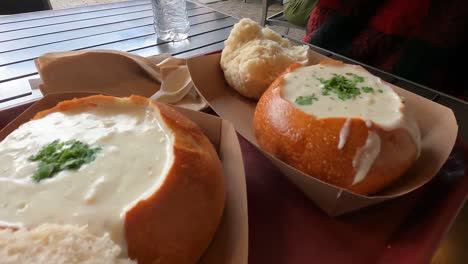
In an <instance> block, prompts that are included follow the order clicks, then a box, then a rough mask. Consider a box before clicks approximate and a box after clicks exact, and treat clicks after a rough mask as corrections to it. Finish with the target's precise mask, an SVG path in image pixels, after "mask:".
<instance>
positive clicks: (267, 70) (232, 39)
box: [220, 18, 310, 99]
mask: <svg viewBox="0 0 468 264" xmlns="http://www.w3.org/2000/svg"><path fill="white" fill-rule="evenodd" d="M309 56H310V50H309V47H308V46H307V45H302V46H298V45H294V44H293V43H291V42H290V41H289V40H287V39H284V38H282V37H281V36H280V35H279V34H278V33H276V32H274V31H273V30H271V29H269V28H263V29H262V28H261V27H260V26H259V25H258V24H257V23H255V22H254V21H253V20H251V19H248V18H244V19H241V20H240V21H239V22H238V23H237V24H235V25H234V27H233V29H232V30H231V33H230V35H229V37H228V39H227V40H226V41H225V43H224V49H223V51H222V53H221V61H220V65H221V68H222V69H223V71H224V76H225V79H226V81H227V83H228V84H229V86H231V87H232V88H234V89H235V90H237V91H238V92H239V93H240V94H241V95H243V96H245V97H248V98H252V99H258V98H260V96H261V95H262V94H263V92H264V91H265V90H266V89H267V88H268V86H269V85H270V84H271V83H272V82H273V81H274V80H275V79H276V78H278V76H279V75H280V74H281V73H282V72H283V71H284V70H286V68H287V67H288V66H289V65H290V64H292V63H300V64H304V65H307V64H309V63H310V61H309Z"/></svg>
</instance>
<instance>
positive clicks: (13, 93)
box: [0, 0, 468, 263]
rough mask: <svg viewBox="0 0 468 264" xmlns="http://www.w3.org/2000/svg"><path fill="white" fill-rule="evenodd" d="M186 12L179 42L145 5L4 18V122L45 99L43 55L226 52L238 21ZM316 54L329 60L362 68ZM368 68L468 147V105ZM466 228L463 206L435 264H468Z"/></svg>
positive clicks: (0, 55)
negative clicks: (455, 131)
mask: <svg viewBox="0 0 468 264" xmlns="http://www.w3.org/2000/svg"><path fill="white" fill-rule="evenodd" d="M187 8H188V14H189V20H190V24H191V28H190V32H189V38H188V39H187V40H185V41H181V42H165V41H160V40H158V39H157V38H156V36H155V34H154V28H153V17H152V15H153V14H152V11H151V4H150V2H149V1H146V0H137V1H129V2H119V3H114V4H106V5H97V6H86V7H80V8H72V9H63V10H51V11H41V12H34V13H24V14H19V15H11V16H0V110H1V112H0V119H1V120H2V122H7V121H8V117H10V116H12V115H9V114H7V113H8V112H9V111H19V110H21V109H22V108H24V105H25V104H26V103H30V102H33V101H35V100H37V99H39V98H40V97H41V94H40V92H39V91H37V90H31V88H30V86H29V82H28V80H29V79H34V78H38V75H37V71H36V69H35V66H34V61H33V60H34V59H35V58H37V57H38V56H40V55H41V54H43V53H47V52H56V51H68V50H86V49H114V50H122V51H128V52H132V53H135V54H139V55H142V56H150V55H155V54H159V53H171V54H173V55H175V56H177V57H190V56H195V55H199V54H204V53H209V52H213V51H217V50H220V49H222V48H223V41H224V40H225V39H226V38H227V37H228V35H229V32H230V30H231V28H232V26H233V25H234V23H236V22H237V19H236V18H232V17H229V16H227V15H225V14H222V13H219V12H217V11H215V10H213V9H210V8H207V7H203V6H200V5H197V4H194V3H191V2H187ZM312 48H313V49H314V50H316V51H317V52H319V53H322V54H324V55H326V56H329V57H331V58H335V59H340V60H343V61H346V62H351V63H358V62H355V61H352V60H350V59H347V58H344V57H342V56H339V55H338V54H334V53H332V52H329V51H326V50H323V49H320V48H317V47H312ZM364 67H366V68H367V69H368V70H369V71H371V72H372V73H373V74H375V75H377V76H380V77H381V78H382V79H384V80H386V81H388V82H390V83H393V84H395V85H397V86H400V87H402V88H405V89H408V90H410V91H412V92H414V93H417V94H419V95H421V96H424V97H426V98H428V99H430V100H434V101H436V102H438V103H441V104H443V105H446V106H448V107H450V108H451V109H453V111H454V113H455V115H456V117H457V120H458V123H459V126H460V128H459V134H460V136H461V137H462V138H463V140H464V141H465V142H468V104H466V103H465V102H462V101H460V100H457V99H455V98H453V97H450V96H447V95H444V94H441V93H439V92H437V91H434V90H431V89H429V88H427V87H423V86H420V85H417V84H415V83H412V82H409V81H406V80H403V79H401V78H399V77H397V76H393V75H390V74H387V73H384V72H381V71H379V70H377V69H374V68H372V67H368V66H364ZM22 105H23V106H22ZM0 125H1V124H0ZM467 226H468V206H465V208H464V209H463V210H462V212H461V213H460V215H459V217H458V218H457V219H456V221H455V223H454V225H453V228H452V229H451V230H450V232H449V233H448V236H447V237H446V240H445V241H444V242H443V243H442V244H441V247H440V248H439V250H438V251H437V252H436V254H435V257H434V260H433V262H434V263H468V251H466V250H464V246H466V245H467V244H468V241H467V238H468V233H467Z"/></svg>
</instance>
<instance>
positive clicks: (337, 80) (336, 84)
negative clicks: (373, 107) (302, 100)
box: [318, 73, 364, 100]
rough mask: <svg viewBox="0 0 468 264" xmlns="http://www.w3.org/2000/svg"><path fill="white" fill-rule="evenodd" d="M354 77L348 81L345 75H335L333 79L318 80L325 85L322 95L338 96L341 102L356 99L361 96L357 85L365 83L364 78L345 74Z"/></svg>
mask: <svg viewBox="0 0 468 264" xmlns="http://www.w3.org/2000/svg"><path fill="white" fill-rule="evenodd" d="M345 74H346V75H348V76H351V77H353V78H352V79H348V78H346V77H345V76H343V75H338V74H334V75H333V77H332V78H331V79H328V80H325V79H323V78H319V79H318V80H319V81H320V82H321V83H322V84H323V87H322V95H330V93H334V94H336V96H337V97H338V98H339V99H341V100H347V99H354V98H356V97H357V96H359V95H360V94H361V91H360V89H359V88H358V87H357V86H356V84H357V83H360V82H364V78H363V77H361V76H358V75H356V74H354V73H345Z"/></svg>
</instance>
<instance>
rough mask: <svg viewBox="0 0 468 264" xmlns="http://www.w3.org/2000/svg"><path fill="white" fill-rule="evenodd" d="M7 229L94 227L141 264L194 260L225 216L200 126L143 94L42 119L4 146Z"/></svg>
mask: <svg viewBox="0 0 468 264" xmlns="http://www.w3.org/2000/svg"><path fill="white" fill-rule="evenodd" d="M0 153H1V155H0V167H1V168H2V170H1V173H0V181H1V184H0V225H2V226H4V227H5V226H10V227H13V228H26V229H30V228H34V227H36V226H38V225H40V224H43V223H54V224H71V225H77V226H85V225H87V226H88V229H89V232H91V233H92V234H93V235H96V236H102V235H104V234H109V236H110V238H111V239H112V240H113V241H114V242H115V243H116V244H118V245H119V246H120V247H121V248H122V251H123V253H122V256H124V257H125V256H129V257H130V258H131V259H135V260H137V261H138V263H140V264H145V263H195V262H196V261H197V260H198V259H199V258H200V256H201V255H202V254H203V252H204V251H205V250H206V249H207V247H208V245H209V244H210V242H211V240H212V238H213V237H214V234H215V232H216V230H217V227H218V225H219V223H220V220H221V216H222V213H223V209H224V200H225V187H224V178H223V174H222V166H221V162H220V160H219V158H218V156H217V153H216V151H215V149H214V147H213V146H212V144H211V143H210V141H209V140H208V138H207V137H206V136H205V135H204V134H203V132H202V131H201V130H200V128H199V127H198V126H197V125H196V124H195V123H193V122H192V121H191V120H189V119H188V118H186V117H185V116H183V115H182V114H180V113H179V112H177V111H175V110H174V109H172V108H171V107H169V106H167V105H164V104H161V103H157V102H154V101H150V100H148V99H146V98H143V97H138V96H131V97H128V98H116V97H110V96H90V97H86V98H80V99H74V100H70V101H64V102H61V103H59V104H58V105H57V106H56V107H54V108H51V109H49V110H46V111H43V112H40V113H38V114H37V115H36V116H35V118H34V120H32V121H30V122H27V123H25V124H23V125H21V126H20V127H19V128H18V129H16V130H15V131H14V132H12V133H11V134H10V135H9V136H8V137H7V138H5V139H4V140H3V141H2V142H1V143H0Z"/></svg>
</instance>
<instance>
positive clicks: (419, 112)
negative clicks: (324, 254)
mask: <svg viewBox="0 0 468 264" xmlns="http://www.w3.org/2000/svg"><path fill="white" fill-rule="evenodd" d="M312 54H313V57H314V58H313V59H312V61H314V62H316V63H318V62H320V61H322V60H326V59H328V57H325V56H323V55H321V54H318V53H315V52H312ZM220 57H221V54H220V53H217V54H211V55H205V56H199V57H194V58H191V59H189V60H188V67H189V70H190V74H191V76H192V80H193V82H194V84H195V87H196V88H197V90H198V92H199V93H200V94H201V95H202V96H203V97H204V99H205V100H206V101H207V102H208V104H209V105H210V106H211V108H212V109H213V110H214V111H215V112H216V113H217V114H218V115H219V116H220V117H222V118H224V119H226V120H229V121H230V122H231V123H232V124H233V125H234V127H235V128H236V130H237V131H238V132H239V133H240V134H241V135H242V136H243V137H245V138H246V139H247V140H248V141H249V142H250V143H252V144H253V145H254V146H255V147H256V148H257V149H258V150H259V151H260V152H262V153H263V154H264V155H265V156H266V157H267V158H268V159H269V160H270V161H271V162H272V163H273V164H274V165H275V166H277V167H278V169H279V170H280V171H281V172H282V173H283V174H284V175H285V176H286V177H287V178H288V179H289V180H290V181H291V182H293V183H294V184H295V185H296V186H297V187H298V188H299V189H301V190H302V191H303V192H304V193H305V194H306V195H307V196H308V197H309V198H310V199H311V200H313V201H314V202H315V204H316V205H317V206H319V207H320V208H321V209H322V210H324V211H325V212H326V213H327V214H329V215H332V216H336V215H341V214H344V213H347V212H351V211H355V210H358V209H360V208H364V207H367V206H370V205H372V204H377V203H380V202H383V201H386V200H389V199H393V198H396V197H399V196H402V195H405V194H407V193H410V192H412V191H414V190H416V189H418V188H420V187H421V186H423V185H424V184H426V183H427V182H429V181H430V180H431V179H432V178H433V177H434V176H435V175H436V174H437V172H438V171H439V169H440V168H441V167H442V165H443V164H444V163H445V161H446V160H447V158H448V156H449V154H450V152H451V150H452V148H453V146H454V144H455V140H456V136H457V130H458V126H457V123H456V119H455V116H454V114H453V112H452V110H451V109H449V108H447V107H445V106H442V105H440V104H437V103H435V102H433V101H430V100H428V99H426V98H423V97H421V96H419V95H416V94H414V93H411V92H409V91H407V90H404V89H402V88H399V87H396V86H394V85H391V84H390V85H391V86H392V88H394V90H395V91H396V92H397V93H398V94H399V95H401V96H403V97H404V98H405V101H406V102H407V103H406V105H407V106H408V108H409V109H410V111H411V112H413V114H414V116H415V118H416V121H417V122H418V125H419V127H420V129H421V136H422V138H421V139H422V142H421V146H422V151H421V156H420V158H419V159H418V160H417V161H416V162H415V163H414V164H413V165H412V166H411V168H410V169H409V170H408V171H407V172H406V173H405V174H404V176H403V177H401V179H400V180H398V181H397V182H396V183H395V184H393V185H392V186H390V187H388V188H386V189H385V190H383V191H381V192H379V193H377V194H376V195H372V196H364V195H359V194H356V193H352V192H350V191H348V190H345V189H342V188H339V187H336V186H333V185H331V184H328V183H325V182H323V181H320V180H318V179H315V178H313V177H310V176H308V175H306V174H304V173H302V172H300V171H298V170H297V169H295V168H293V167H291V166H289V165H288V164H286V163H284V162H282V161H280V160H279V159H277V158H275V157H273V156H271V155H270V154H268V153H266V152H264V151H263V150H262V149H261V148H260V147H259V146H258V144H257V141H256V139H255V136H254V130H253V116H254V111H255V106H256V102H255V101H253V100H250V99H247V98H244V97H242V96H241V95H240V94H238V93H237V92H236V91H235V90H234V89H232V88H230V87H229V86H228V84H227V83H226V81H225V80H224V73H223V71H222V69H221V67H220V66H219V61H220Z"/></svg>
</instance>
